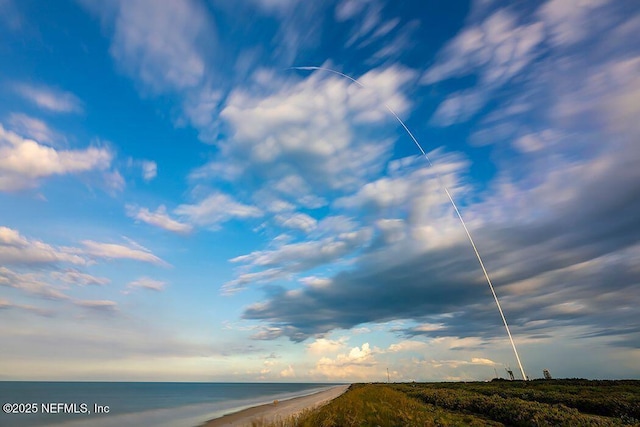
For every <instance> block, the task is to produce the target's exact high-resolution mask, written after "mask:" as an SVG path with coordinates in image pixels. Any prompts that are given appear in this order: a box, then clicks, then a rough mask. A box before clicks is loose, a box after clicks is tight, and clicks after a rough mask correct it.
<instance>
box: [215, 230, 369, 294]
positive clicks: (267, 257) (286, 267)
mask: <svg viewBox="0 0 640 427" xmlns="http://www.w3.org/2000/svg"><path fill="white" fill-rule="evenodd" d="M371 237H372V232H371V230H370V229H361V230H358V231H353V232H349V233H340V234H337V235H334V236H331V237H326V238H324V239H321V240H315V241H306V242H299V243H291V244H287V245H282V246H280V247H278V248H276V249H273V250H264V251H255V252H251V253H250V254H247V255H242V256H239V257H236V258H233V259H231V262H235V263H243V264H244V265H243V267H242V269H243V270H247V269H259V270H261V271H259V272H257V273H245V274H244V275H243V276H246V275H247V274H251V275H252V276H251V279H253V280H255V281H257V279H258V278H259V279H260V280H268V279H270V280H272V279H275V278H279V277H282V276H288V275H290V274H292V273H299V272H303V271H306V270H309V269H311V268H314V267H317V266H320V265H325V264H329V263H332V262H335V261H337V260H339V259H342V258H343V257H346V256H348V255H349V254H351V253H353V252H354V251H356V250H358V249H359V248H361V247H363V246H365V245H366V244H367V243H368V242H369V241H370V239H371ZM267 273H268V274H267ZM239 279H240V277H239V278H237V279H236V280H233V281H231V282H228V283H226V284H225V286H224V287H225V289H227V290H230V289H237V288H238V287H240V285H242V284H246V283H249V281H248V280H246V278H245V280H242V281H241V282H242V283H241V282H239Z"/></svg>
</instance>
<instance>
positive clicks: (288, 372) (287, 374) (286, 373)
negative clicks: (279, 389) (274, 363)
mask: <svg viewBox="0 0 640 427" xmlns="http://www.w3.org/2000/svg"><path fill="white" fill-rule="evenodd" d="M295 376H296V372H295V371H294V370H293V367H292V366H291V365H289V366H288V367H287V368H286V369H283V370H282V371H280V377H281V378H293V377H295Z"/></svg>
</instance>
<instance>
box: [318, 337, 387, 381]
mask: <svg viewBox="0 0 640 427" xmlns="http://www.w3.org/2000/svg"><path fill="white" fill-rule="evenodd" d="M377 365H378V361H377V360H376V359H375V357H374V355H373V352H372V350H371V348H370V346H369V343H364V344H362V346H361V347H357V346H356V347H353V348H352V349H351V350H350V351H349V352H348V353H341V354H338V355H337V356H336V357H335V358H333V359H332V358H330V357H322V358H320V360H318V362H317V363H316V366H315V368H314V369H313V370H312V375H318V376H321V377H325V378H330V379H331V378H333V379H363V378H369V379H371V378H376V377H378V376H379V375H380V373H379V372H377V371H378V370H379V369H380V368H379V367H378V366H377Z"/></svg>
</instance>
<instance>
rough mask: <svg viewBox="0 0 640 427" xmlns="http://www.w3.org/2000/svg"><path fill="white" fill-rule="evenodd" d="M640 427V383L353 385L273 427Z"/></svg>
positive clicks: (548, 382) (546, 381) (630, 381)
mask: <svg viewBox="0 0 640 427" xmlns="http://www.w3.org/2000/svg"><path fill="white" fill-rule="evenodd" d="M500 425H508V426H523V427H524V426H526V427H529V426H620V425H640V381H632V380H628V381H588V380H579V379H573V380H534V381H528V382H523V381H505V380H494V381H491V382H486V383H480V382H469V383H461V382H458V383H403V384H383V383H379V384H354V385H352V386H351V387H350V388H349V390H348V391H347V392H346V393H344V394H343V395H342V396H340V397H338V398H336V399H334V400H333V401H331V402H330V403H328V404H327V405H325V406H323V407H321V408H318V409H316V410H313V411H306V412H304V413H303V414H301V415H299V416H298V417H296V418H291V419H289V420H287V421H282V422H280V423H278V424H277V425H276V424H274V425H272V426H273V427H280V426H282V427H285V426H287V427H288V426H291V427H293V426H296V427H298V426H299V427H318V426H322V427H339V426H340V427H343V426H344V427H348V426H380V427H390V426H500Z"/></svg>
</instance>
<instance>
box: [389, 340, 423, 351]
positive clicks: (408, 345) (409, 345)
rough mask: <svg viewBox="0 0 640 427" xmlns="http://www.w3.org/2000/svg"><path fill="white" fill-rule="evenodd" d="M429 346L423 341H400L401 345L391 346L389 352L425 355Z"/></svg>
mask: <svg viewBox="0 0 640 427" xmlns="http://www.w3.org/2000/svg"><path fill="white" fill-rule="evenodd" d="M428 347H429V345H428V344H427V343H425V342H422V341H408V340H407V341H400V342H399V343H395V344H391V345H390V346H389V349H388V350H387V351H388V352H390V353H404V352H414V353H424V352H426V350H427V349H428Z"/></svg>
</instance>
